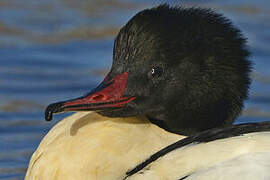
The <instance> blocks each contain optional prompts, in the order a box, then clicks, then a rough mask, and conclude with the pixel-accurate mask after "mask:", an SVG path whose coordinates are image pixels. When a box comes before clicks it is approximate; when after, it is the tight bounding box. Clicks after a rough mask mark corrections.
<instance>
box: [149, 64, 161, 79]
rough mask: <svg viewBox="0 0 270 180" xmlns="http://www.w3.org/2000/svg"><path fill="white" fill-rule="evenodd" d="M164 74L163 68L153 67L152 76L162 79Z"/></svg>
mask: <svg viewBox="0 0 270 180" xmlns="http://www.w3.org/2000/svg"><path fill="white" fill-rule="evenodd" d="M162 73H163V70H162V68H161V67H158V66H156V67H153V68H152V70H151V75H152V77H160V76H161V75H162Z"/></svg>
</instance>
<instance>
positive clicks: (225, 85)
mask: <svg viewBox="0 0 270 180" xmlns="http://www.w3.org/2000/svg"><path fill="white" fill-rule="evenodd" d="M245 44H246V40H245V38H244V37H243V36H242V34H241V33H240V31H239V30H238V29H237V28H235V27H234V26H233V25H232V23H231V21H229V20H228V19H227V18H225V17H223V16H222V15H221V14H218V13H215V12H213V11H212V10H209V9H201V8H181V7H176V8H172V7H169V6H167V5H161V6H158V7H156V8H152V9H146V10H143V11H141V12H139V13H138V14H136V15H135V16H134V17H133V18H132V19H131V20H130V21H129V22H128V23H127V24H126V25H125V26H124V27H123V28H122V29H121V30H120V32H119V34H118V35H117V37H116V39H115V42H114V51H113V64H112V68H111V71H110V72H109V73H108V75H107V76H106V78H105V79H104V81H103V82H102V83H101V84H100V85H99V86H98V87H97V88H95V89H94V90H92V91H91V92H90V93H88V94H87V95H86V96H83V97H80V98H77V99H72V100H67V101H63V102H59V103H54V104H51V105H49V106H48V107H47V109H46V112H45V114H46V119H47V120H51V119H52V114H53V113H60V112H65V111H97V112H98V113H100V114H102V115H104V116H109V117H128V116H136V115H145V116H146V117H148V118H149V120H150V121H151V122H153V123H155V124H157V125H159V126H160V127H162V128H164V129H166V130H168V131H170V132H174V133H179V134H185V135H190V134H192V133H196V132H200V131H203V130H206V129H210V128H214V127H222V126H226V125H230V124H232V122H233V121H234V120H235V118H236V117H237V116H238V115H239V114H240V112H241V110H242V107H243V100H244V99H245V98H247V94H248V87H249V84H250V78H249V73H250V67H251V65H250V61H249V60H248V59H247V57H248V55H249V53H248V50H247V48H246V45H245Z"/></svg>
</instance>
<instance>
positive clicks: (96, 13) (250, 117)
mask: <svg viewBox="0 0 270 180" xmlns="http://www.w3.org/2000/svg"><path fill="white" fill-rule="evenodd" d="M160 2H161V1H157V0H152V1H151V0H148V1H143V0H140V1H138V0H137V1H135V0H88V1H87V0H1V1H0V179H9V180H11V179H23V177H24V174H25V171H26V168H27V164H28V162H29V159H30V156H31V154H32V153H33V151H34V150H35V149H36V148H37V146H38V144H39V142H40V140H41V139H42V137H43V136H44V135H45V134H46V133H47V132H48V131H49V129H50V128H51V127H52V126H53V125H54V124H55V123H56V122H57V121H59V120H60V119H61V118H63V117H64V116H67V115H68V114H64V115H58V116H55V119H54V122H45V121H44V108H45V107H46V105H48V104H50V103H52V102H55V101H60V100H64V99H69V98H73V97H77V96H80V95H82V94H84V93H86V92H87V91H89V89H91V88H93V87H94V86H96V85H97V83H98V81H100V80H102V79H103V77H104V74H105V73H106V72H107V70H108V69H109V68H110V65H111V61H112V47H113V39H114V36H115V35H116V34H117V32H118V30H119V28H120V27H121V26H122V25H124V24H125V22H127V20H128V19H129V18H131V17H132V16H133V15H134V14H135V13H136V12H138V11H139V10H141V9H144V8H147V7H152V6H154V5H158V4H159V3H160ZM162 2H163V3H164V2H168V3H170V4H182V5H184V6H203V7H209V8H213V9H215V10H217V11H218V12H221V13H224V14H225V15H226V16H227V17H229V18H231V19H232V20H233V22H234V24H236V25H237V26H238V27H239V28H240V29H242V30H243V33H244V34H245V36H246V37H247V38H248V39H249V40H248V43H249V46H250V49H251V51H252V56H251V59H252V61H253V62H254V67H255V68H254V71H253V74H252V77H253V84H252V88H251V90H250V99H249V100H248V101H246V102H245V105H246V107H245V111H244V112H243V114H242V116H241V117H240V118H239V119H238V120H237V123H242V122H250V121H265V120H269V117H270V108H269V105H270V93H269V92H270V71H269V68H270V61H269V60H268V59H269V57H270V45H269V44H270V43H269V41H270V8H269V6H270V1H267V0H256V1H253V0H226V1H218V0H215V1H214V0H181V1H180V0H179V1H162ZM180 2H181V3H180Z"/></svg>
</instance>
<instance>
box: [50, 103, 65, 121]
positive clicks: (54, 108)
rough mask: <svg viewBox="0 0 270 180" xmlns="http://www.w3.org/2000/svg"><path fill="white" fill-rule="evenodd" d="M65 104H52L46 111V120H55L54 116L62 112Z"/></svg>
mask: <svg viewBox="0 0 270 180" xmlns="http://www.w3.org/2000/svg"><path fill="white" fill-rule="evenodd" d="M63 105H64V102H59V103H54V104H50V105H49V106H48V107H47V108H46V110H45V120H46V121H51V120H52V119H53V114H54V113H58V112H62V109H63Z"/></svg>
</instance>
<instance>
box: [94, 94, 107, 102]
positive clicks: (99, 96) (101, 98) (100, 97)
mask: <svg viewBox="0 0 270 180" xmlns="http://www.w3.org/2000/svg"><path fill="white" fill-rule="evenodd" d="M104 98H105V96H104V95H103V94H96V95H94V96H93V97H92V100H95V101H100V100H104Z"/></svg>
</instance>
